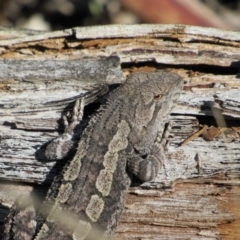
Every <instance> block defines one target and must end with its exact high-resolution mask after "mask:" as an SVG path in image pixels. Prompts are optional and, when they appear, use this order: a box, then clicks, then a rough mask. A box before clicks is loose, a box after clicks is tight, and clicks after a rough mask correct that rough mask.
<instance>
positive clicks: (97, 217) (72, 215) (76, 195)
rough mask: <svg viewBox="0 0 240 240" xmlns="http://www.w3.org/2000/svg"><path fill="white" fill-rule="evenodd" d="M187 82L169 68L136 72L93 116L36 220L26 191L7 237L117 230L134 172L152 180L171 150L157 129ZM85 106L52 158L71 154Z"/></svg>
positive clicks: (95, 235)
mask: <svg viewBox="0 0 240 240" xmlns="http://www.w3.org/2000/svg"><path fill="white" fill-rule="evenodd" d="M182 83H183V81H182V78H181V77H180V76H179V75H177V74H174V73H170V72H165V71H161V72H152V73H150V72H149V73H147V72H138V73H134V74H132V75H131V76H130V77H129V78H128V79H127V80H126V82H125V83H124V84H122V85H121V86H119V87H118V88H117V89H116V90H115V91H113V92H112V93H111V94H110V96H109V98H108V100H107V102H106V104H104V105H102V106H101V108H100V110H99V111H98V112H97V113H96V114H95V115H94V116H93V117H92V118H91V120H90V122H89V124H88V126H87V127H86V128H85V130H84V132H83V134H82V136H81V139H80V141H79V143H78V147H77V150H76V153H75V155H74V157H73V158H72V159H71V160H70V161H69V163H68V164H67V165H66V167H65V168H64V170H63V171H62V173H61V174H60V176H59V177H58V178H56V179H55V180H54V181H53V183H52V186H51V187H50V189H49V191H48V194H47V197H46V200H45V202H44V203H43V207H42V208H41V210H40V211H39V213H38V214H37V216H36V218H35V220H34V217H35V212H34V209H33V207H31V204H28V203H26V202H25V200H24V198H23V199H21V198H20V203H18V206H17V205H15V206H14V207H13V209H14V210H12V211H11V212H10V215H9V216H8V218H7V222H6V225H5V232H4V239H15V240H17V239H25V240H27V239H44V240H53V239H64V240H65V239H69V240H70V239H79V240H80V239H108V238H110V237H111V236H113V234H114V231H115V229H116V227H117V223H118V221H119V218H120V216H121V213H122V211H123V208H124V203H125V198H126V194H127V190H128V188H129V186H130V183H131V177H130V175H131V174H134V175H135V176H137V177H138V178H139V179H141V180H142V181H143V182H146V181H151V180H153V179H154V178H155V177H156V176H157V174H158V172H159V169H160V168H161V166H162V161H163V159H164V158H165V155H164V149H163V146H162V145H161V143H160V142H159V141H157V139H158V137H157V136H158V134H159V133H162V132H163V130H164V126H165V124H166V122H167V121H168V116H169V114H170V111H171V109H172V107H173V104H174V101H175V100H177V98H178V96H179V94H180V92H181V89H182ZM83 106H84V99H80V100H78V101H77V102H76V104H75V107H74V110H73V118H72V122H71V123H70V125H68V124H67V121H66V118H65V120H64V122H65V125H66V129H65V132H64V134H63V135H61V136H59V137H58V138H56V139H54V140H53V141H52V142H51V143H50V144H49V146H48V147H47V149H46V155H47V157H48V158H49V159H61V158H63V157H65V156H67V152H68V151H69V150H70V149H71V147H72V146H73V144H74V141H73V139H72V136H73V133H74V128H75V127H76V125H77V124H78V123H79V121H80V120H81V118H82V115H83V111H82V109H83ZM21 202H22V203H21ZM23 202H24V203H23ZM16 209H17V210H16ZM18 209H19V210H18ZM31 217H33V219H31ZM16 223H17V224H16Z"/></svg>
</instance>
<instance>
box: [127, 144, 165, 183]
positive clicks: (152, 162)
mask: <svg viewBox="0 0 240 240" xmlns="http://www.w3.org/2000/svg"><path fill="white" fill-rule="evenodd" d="M164 159H165V152H164V147H163V145H162V144H161V143H159V142H155V143H154V145H153V148H152V151H151V153H150V154H149V155H147V156H141V155H139V154H137V153H136V154H131V156H130V157H129V158H128V161H127V168H128V170H129V171H130V172H132V173H133V174H134V175H135V176H136V177H137V178H139V179H140V180H141V181H143V182H148V181H151V180H153V179H155V178H156V176H157V174H158V172H159V170H160V168H161V167H162V165H163V162H164Z"/></svg>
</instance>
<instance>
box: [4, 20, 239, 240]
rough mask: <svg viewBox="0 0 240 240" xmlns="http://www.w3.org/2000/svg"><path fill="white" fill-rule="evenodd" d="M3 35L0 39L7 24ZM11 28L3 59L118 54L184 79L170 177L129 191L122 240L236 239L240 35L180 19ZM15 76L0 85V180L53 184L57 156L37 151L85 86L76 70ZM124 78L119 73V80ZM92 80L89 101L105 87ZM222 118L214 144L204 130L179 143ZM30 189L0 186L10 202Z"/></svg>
mask: <svg viewBox="0 0 240 240" xmlns="http://www.w3.org/2000/svg"><path fill="white" fill-rule="evenodd" d="M16 31H17V30H16ZM0 34H1V39H3V38H4V37H3V35H4V30H2V31H0ZM12 34H13V32H12ZM14 34H15V35H14ZM14 34H13V35H12V36H13V37H14V39H7V40H1V41H0V53H1V55H0V58H1V59H2V60H3V61H5V60H6V59H8V60H15V61H17V64H21V61H22V60H24V61H26V60H30V61H33V60H35V61H40V62H39V64H40V65H41V61H45V63H46V60H51V61H52V60H54V61H57V60H63V61H70V60H81V59H84V58H91V59H99V58H105V57H109V56H112V55H114V56H118V57H119V58H120V62H121V64H122V70H123V71H124V73H125V74H128V73H129V72H131V71H139V70H144V71H153V70H156V69H157V70H159V69H166V70H169V71H174V72H176V73H178V74H180V75H181V76H182V77H183V78H184V81H185V86H184V91H183V93H182V95H181V97H180V99H179V100H178V103H177V104H176V107H175V108H174V109H173V111H172V116H171V130H170V134H169V137H168V142H167V146H166V153H167V157H168V160H167V161H166V162H165V163H164V167H165V169H167V173H168V175H167V176H166V175H165V174H161V173H160V174H159V176H158V178H157V179H156V180H155V181H154V182H153V183H151V184H144V185H143V186H142V187H141V188H140V187H139V186H137V187H134V186H133V187H132V188H131V189H130V190H129V194H128V197H127V203H126V207H125V211H124V213H123V216H122V219H121V222H120V224H119V226H118V230H117V233H116V239H134V238H141V239H167V238H168V239H174V237H176V236H178V238H179V239H189V238H194V239H203V238H204V239H237V238H238V236H239V235H240V230H239V227H238V226H239V225H240V210H239V209H240V208H239V207H238V206H239V204H240V197H239V196H240V194H239V191H240V190H239V189H240V188H239V185H240V181H239V177H240V157H239V156H240V150H239V141H240V138H239V131H240V123H239V119H240V108H239V106H240V100H239V88H240V81H239V75H238V68H239V66H240V61H239V59H240V53H239V48H240V41H239V39H240V33H238V32H231V31H224V30H220V29H210V28H201V27H192V26H183V25H134V26H101V27H88V28H74V29H68V30H64V31H58V32H53V33H52V32H48V33H41V34H39V33H37V34H33V33H32V35H31V34H30V33H28V32H25V33H24V34H25V35H24V36H23V37H20V38H16V32H15V33H14ZM30 35H31V36H30ZM9 36H11V34H9V32H8V38H10V37H9ZM30 63H31V62H30ZM39 64H38V65H39ZM20 66H21V65H20ZM42 66H44V64H43V65H42ZM20 68H21V67H20ZM37 72H38V69H36V74H37ZM15 73H16V75H14V77H12V76H6V75H4V76H3V77H2V79H1V81H0V96H1V97H0V104H1V105H0V106H1V107H0V114H1V115H0V116H1V117H0V123H1V124H0V132H1V138H2V139H1V143H0V144H1V145H0V151H1V155H0V164H1V169H0V177H1V179H4V180H13V181H18V182H27V183H28V182H31V183H34V184H36V183H41V182H43V181H45V183H49V181H51V179H52V176H54V174H56V171H57V170H58V169H57V168H53V165H54V164H55V163H54V162H50V163H45V162H42V161H39V159H37V158H36V155H35V154H36V151H37V148H38V147H39V146H43V145H44V144H45V143H46V142H48V141H49V140H50V139H52V138H53V137H54V136H57V134H58V131H57V130H58V127H59V123H60V121H59V120H60V118H61V116H62V114H63V112H64V111H65V112H66V110H68V109H69V108H70V107H71V106H70V105H69V104H70V103H71V104H73V102H74V100H75V99H76V97H78V96H79V95H81V93H80V92H79V91H80V89H81V88H82V85H81V84H84V83H82V82H79V81H77V79H75V78H74V74H73V75H72V76H71V73H70V76H69V79H66V78H65V79H62V80H59V79H54V77H53V78H52V79H38V80H37V81H36V76H34V77H32V78H31V77H30V78H29V79H26V77H24V78H21V77H20V76H21V75H20V73H21V69H19V71H15ZM1 74H3V73H1ZM18 76H19V77H18ZM58 77H59V76H58ZM96 77H97V76H96ZM96 80H97V81H98V80H99V79H97V78H96ZM122 80H123V79H118V78H116V79H115V82H112V83H121V82H122ZM93 81H94V80H93ZM99 81H100V80H99ZM104 81H105V80H103V82H101V84H102V83H104ZM98 83H99V82H96V84H98ZM108 83H109V82H108ZM92 84H93V85H94V86H95V83H94V82H91V84H87V85H88V86H87V87H88V89H84V91H83V93H84V94H85V93H87V92H90V95H88V96H89V97H91V99H92V98H93V97H94V96H96V94H98V92H99V91H100V89H99V88H98V89H96V88H93V89H94V91H93V90H92V89H91V85H92ZM49 86H52V88H51V87H50V88H49ZM84 86H85V87H86V85H84ZM87 90H89V91H87ZM92 94H93V95H92ZM94 94H95V95H94ZM47 103H48V104H47ZM215 119H216V120H215ZM216 122H217V123H218V124H220V125H221V126H220V128H221V127H224V128H225V127H226V126H227V127H228V132H225V131H224V132H223V133H222V134H220V135H219V136H217V137H216V138H214V139H213V140H212V141H206V140H204V139H203V137H202V136H199V137H197V138H195V139H194V140H193V141H190V142H189V143H188V144H186V145H184V146H180V144H181V143H182V142H183V141H184V140H185V139H187V138H188V137H189V136H191V135H192V134H193V133H194V132H196V131H197V130H198V129H199V126H200V124H207V125H208V126H211V125H217V124H216ZM49 171H51V172H50V173H49ZM46 176H48V178H47V180H46ZM32 186H34V185H29V184H25V185H22V184H20V185H18V186H15V185H14V184H13V183H12V182H8V183H6V182H1V185H0V199H1V202H2V203H3V204H4V205H5V206H8V207H9V206H10V205H11V204H12V203H13V201H14V199H15V197H16V195H18V193H21V194H22V193H24V192H25V193H29V192H30V191H31V189H32ZM45 188H46V187H45ZM5 214H6V209H5V208H2V209H0V220H1V221H2V219H3V216H4V215H5ZM1 216H2V218H1Z"/></svg>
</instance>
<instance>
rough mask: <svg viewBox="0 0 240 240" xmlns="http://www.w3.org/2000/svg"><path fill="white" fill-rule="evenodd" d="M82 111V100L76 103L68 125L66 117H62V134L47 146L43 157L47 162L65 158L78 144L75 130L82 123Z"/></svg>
mask: <svg viewBox="0 0 240 240" xmlns="http://www.w3.org/2000/svg"><path fill="white" fill-rule="evenodd" d="M83 109H84V98H80V99H78V100H77V101H76V103H75V105H74V108H73V113H72V118H71V122H70V124H69V123H68V120H67V117H66V116H63V124H64V133H63V134H62V135H60V136H59V137H57V138H55V139H53V140H52V142H51V143H50V144H49V145H48V146H47V148H46V151H45V155H46V157H47V158H48V159H49V160H59V159H63V158H64V157H66V156H67V155H68V154H69V152H70V151H71V150H73V149H74V148H75V147H76V146H75V145H76V144H77V142H78V139H77V136H76V134H75V128H76V127H77V125H78V124H79V123H80V122H81V121H82V117H83Z"/></svg>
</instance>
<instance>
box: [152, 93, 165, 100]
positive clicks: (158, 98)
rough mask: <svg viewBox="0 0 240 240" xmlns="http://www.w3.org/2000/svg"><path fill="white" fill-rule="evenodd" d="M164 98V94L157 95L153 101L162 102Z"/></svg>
mask: <svg viewBox="0 0 240 240" xmlns="http://www.w3.org/2000/svg"><path fill="white" fill-rule="evenodd" d="M162 97H163V95H162V94H157V95H155V96H154V98H153V99H154V100H155V101H158V100H160V99H161V98H162Z"/></svg>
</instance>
